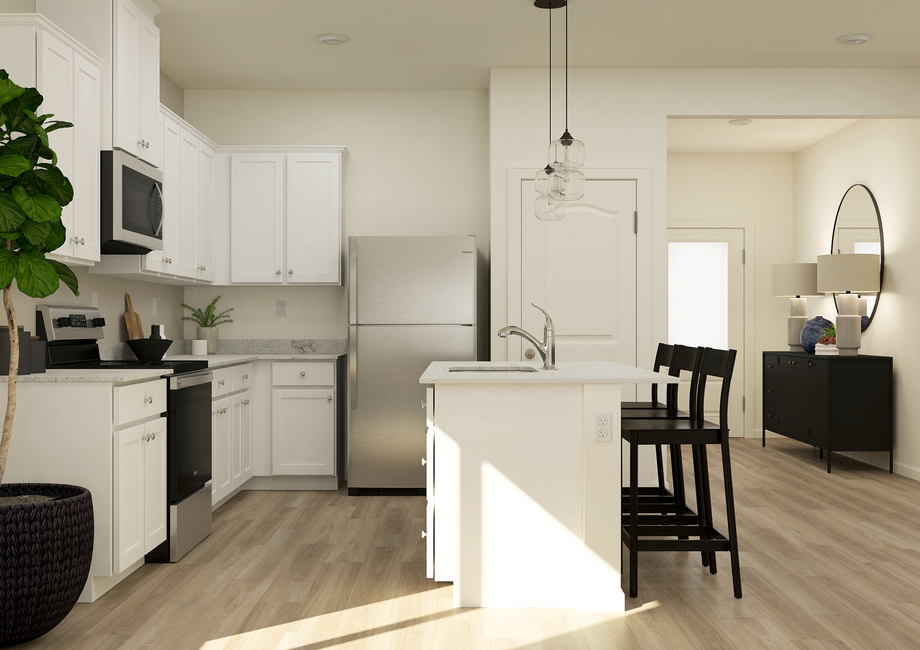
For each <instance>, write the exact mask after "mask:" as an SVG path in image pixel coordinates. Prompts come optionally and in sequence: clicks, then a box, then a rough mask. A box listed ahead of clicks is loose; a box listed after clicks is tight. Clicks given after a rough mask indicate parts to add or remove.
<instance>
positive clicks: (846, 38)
mask: <svg viewBox="0 0 920 650" xmlns="http://www.w3.org/2000/svg"><path fill="white" fill-rule="evenodd" d="M837 40H838V41H840V42H841V43H843V44H844V45H862V44H863V43H865V42H867V41H870V40H872V37H871V36H870V35H869V34H845V35H843V36H841V37H840V38H838V39H837Z"/></svg>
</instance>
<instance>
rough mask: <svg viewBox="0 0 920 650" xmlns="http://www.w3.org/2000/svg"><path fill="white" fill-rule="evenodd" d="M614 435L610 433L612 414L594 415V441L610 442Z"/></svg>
mask: <svg viewBox="0 0 920 650" xmlns="http://www.w3.org/2000/svg"><path fill="white" fill-rule="evenodd" d="M612 439H613V433H612V432H611V431H610V413H595V414H594V440H595V441H596V442H610V441H611V440H612Z"/></svg>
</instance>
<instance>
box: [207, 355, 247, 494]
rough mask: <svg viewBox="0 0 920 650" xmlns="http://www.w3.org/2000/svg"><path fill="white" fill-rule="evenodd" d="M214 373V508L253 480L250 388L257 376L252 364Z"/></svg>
mask: <svg viewBox="0 0 920 650" xmlns="http://www.w3.org/2000/svg"><path fill="white" fill-rule="evenodd" d="M213 373H214V377H213V379H212V381H211V387H212V388H211V396H212V399H211V462H212V466H211V505H212V506H213V505H217V504H218V503H220V502H221V501H223V500H224V499H226V498H227V497H228V496H230V495H231V494H233V492H234V491H236V490H238V489H239V488H240V487H241V486H242V485H243V483H245V482H246V481H248V480H249V479H250V478H252V391H251V390H250V389H249V388H248V386H249V385H251V380H250V377H252V375H253V373H252V364H249V363H247V364H242V365H238V366H232V367H227V368H218V369H216V370H214V371H213ZM244 377H245V379H243V378H244ZM235 380H236V381H235Z"/></svg>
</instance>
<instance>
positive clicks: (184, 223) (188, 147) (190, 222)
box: [173, 128, 201, 278]
mask: <svg viewBox="0 0 920 650" xmlns="http://www.w3.org/2000/svg"><path fill="white" fill-rule="evenodd" d="M179 175H180V177H181V180H180V182H179V187H178V191H179V237H180V240H181V241H180V243H179V275H181V276H182V277H186V278H195V277H198V271H199V270H200V266H201V265H200V264H199V263H198V181H199V179H198V138H197V137H196V136H195V134H194V133H192V132H191V131H190V130H189V129H186V128H183V129H182V130H181V132H180V137H179ZM175 190H176V188H173V191H175Z"/></svg>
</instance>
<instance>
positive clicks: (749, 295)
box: [665, 219, 761, 438]
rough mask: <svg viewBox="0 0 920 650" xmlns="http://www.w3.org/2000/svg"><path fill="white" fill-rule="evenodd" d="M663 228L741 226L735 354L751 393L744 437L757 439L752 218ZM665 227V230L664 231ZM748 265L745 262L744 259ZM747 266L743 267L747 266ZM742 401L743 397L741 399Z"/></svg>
mask: <svg viewBox="0 0 920 650" xmlns="http://www.w3.org/2000/svg"><path fill="white" fill-rule="evenodd" d="M666 228H667V230H670V229H671V228H683V229H687V230H706V229H725V228H727V229H731V228H734V229H739V228H740V229H742V230H743V231H744V251H745V252H744V254H745V257H746V259H745V264H744V266H745V267H746V268H745V269H744V288H743V297H742V299H743V300H744V309H743V313H744V323H743V326H744V350H739V354H742V355H743V357H744V377H743V378H742V393H741V394H742V396H744V397H747V396H748V395H750V396H751V408H747V404H745V409H744V437H745V438H757V437H759V436H760V433H759V432H757V431H754V408H755V404H756V403H757V401H758V400H755V399H754V396H755V386H754V368H755V366H756V367H757V368H760V367H761V364H760V363H758V362H757V359H755V358H754V355H755V352H756V351H755V350H754V271H753V268H754V267H753V264H754V260H755V259H756V257H755V254H754V220H753V219H688V220H686V221H683V220H668V223H667V226H666ZM667 230H665V232H666V233H667ZM748 259H749V260H751V264H750V265H748V264H747V260H748ZM749 266H750V268H747V267H749ZM745 402H746V400H745Z"/></svg>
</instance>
